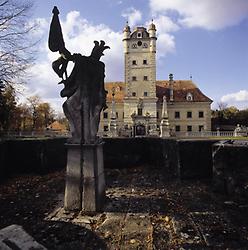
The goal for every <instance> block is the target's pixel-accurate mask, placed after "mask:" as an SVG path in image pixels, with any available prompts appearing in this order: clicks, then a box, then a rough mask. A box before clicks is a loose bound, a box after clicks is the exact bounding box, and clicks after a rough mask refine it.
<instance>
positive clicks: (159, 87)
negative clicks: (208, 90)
mask: <svg viewBox="0 0 248 250" xmlns="http://www.w3.org/2000/svg"><path fill="white" fill-rule="evenodd" d="M156 93H157V97H158V98H159V100H160V101H162V99H163V96H164V95H166V99H167V100H169V98H170V89H169V80H162V81H156ZM188 93H191V94H192V96H193V100H192V101H193V102H212V100H211V99H210V98H208V97H207V96H205V95H204V94H203V93H202V92H201V91H200V89H199V88H197V86H196V85H195V84H194V83H193V82H192V81H191V80H175V81H173V98H174V102H185V101H186V96H187V94H188Z"/></svg>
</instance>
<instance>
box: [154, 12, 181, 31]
mask: <svg viewBox="0 0 248 250" xmlns="http://www.w3.org/2000/svg"><path fill="white" fill-rule="evenodd" d="M153 22H154V23H155V24H156V29H157V31H158V33H168V32H175V31H177V30H179V29H180V27H179V26H178V24H176V23H175V22H173V21H172V19H171V18H170V17H168V16H163V15H159V16H158V17H156V18H154V19H153Z"/></svg>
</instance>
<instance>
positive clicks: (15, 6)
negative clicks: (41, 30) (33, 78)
mask: <svg viewBox="0 0 248 250" xmlns="http://www.w3.org/2000/svg"><path fill="white" fill-rule="evenodd" d="M32 6H33V4H32V2H30V1H25V0H23V1H22V0H0V80H2V81H4V83H5V84H12V83H21V82H22V80H21V79H22V78H21V77H22V76H23V75H24V73H25V72H26V70H27V69H28V67H29V66H31V65H32V63H33V61H34V53H33V52H34V45H35V44H37V42H34V41H32V38H31V31H32V30H33V29H34V25H30V22H29V18H30V15H31V13H30V12H31V10H32Z"/></svg>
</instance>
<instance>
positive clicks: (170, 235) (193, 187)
mask: <svg viewBox="0 0 248 250" xmlns="http://www.w3.org/2000/svg"><path fill="white" fill-rule="evenodd" d="M106 183H107V189H106V194H107V198H106V205H105V207H104V211H103V212H102V213H98V214H92V215H84V214H82V213H73V214H69V215H68V214H65V213H64V211H63V209H62V203H61V202H62V199H63V192H64V171H59V172H55V173H49V174H46V175H42V176H37V175H23V176H17V177H12V178H10V179H9V180H7V181H5V182H3V183H1V184H0V229H1V228H3V227H6V226H8V225H11V224H18V225H22V226H23V228H24V229H25V230H26V231H27V232H28V233H29V234H30V235H31V236H33V237H34V238H35V239H36V240H37V241H38V242H39V243H41V244H43V245H44V246H45V247H47V248H48V249H73V250H77V249H247V248H248V230H247V225H248V216H247V214H248V202H246V201H245V200H232V199H231V198H230V197H226V196H221V195H219V194H217V193H214V192H213V191H212V189H211V182H206V181H205V182H203V181H201V182H200V181H185V182H178V181H176V180H174V179H173V178H171V177H170V176H167V175H166V174H165V173H162V172H161V169H159V168H153V167H152V166H140V167H134V168H129V169H121V170H119V169H107V170H106Z"/></svg>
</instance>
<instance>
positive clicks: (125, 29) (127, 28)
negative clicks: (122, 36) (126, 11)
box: [123, 22, 131, 32]
mask: <svg viewBox="0 0 248 250" xmlns="http://www.w3.org/2000/svg"><path fill="white" fill-rule="evenodd" d="M123 32H131V29H130V26H129V25H128V22H126V26H125V27H124V29H123Z"/></svg>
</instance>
